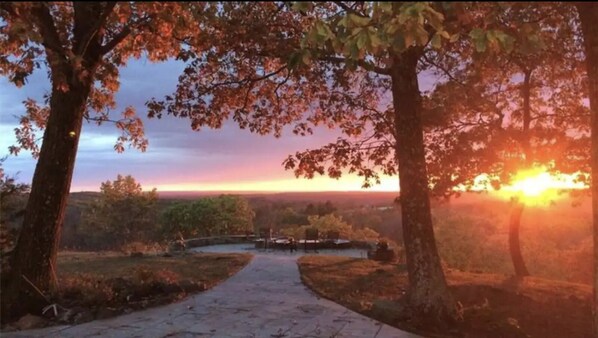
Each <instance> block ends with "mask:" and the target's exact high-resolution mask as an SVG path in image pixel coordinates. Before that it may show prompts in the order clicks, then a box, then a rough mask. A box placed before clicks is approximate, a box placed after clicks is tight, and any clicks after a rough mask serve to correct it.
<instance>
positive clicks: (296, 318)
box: [1, 245, 417, 338]
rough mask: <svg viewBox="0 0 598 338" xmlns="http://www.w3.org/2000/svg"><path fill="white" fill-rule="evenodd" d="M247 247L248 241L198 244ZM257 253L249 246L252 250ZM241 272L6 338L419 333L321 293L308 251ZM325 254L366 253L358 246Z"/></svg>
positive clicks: (261, 256) (264, 260) (264, 255)
mask: <svg viewBox="0 0 598 338" xmlns="http://www.w3.org/2000/svg"><path fill="white" fill-rule="evenodd" d="M196 250H197V251H204V252H247V251H246V246H242V245H227V246H214V247H204V248H197V249H196ZM250 252H251V251H250ZM253 253H254V254H255V256H254V258H253V259H252V261H251V262H250V263H249V264H248V265H247V266H246V267H245V268H243V269H242V270H241V271H239V272H238V273H237V274H235V275H234V276H232V277H230V278H229V279H227V280H226V281H224V282H222V283H221V284H219V285H217V286H216V287H214V288H213V289H210V290H208V291H206V292H203V293H199V294H196V295H194V296H191V297H189V298H187V299H185V300H183V301H181V302H178V303H175V304H170V305H165V306H161V307H156V308H151V309H148V310H144V311H139V312H133V313H130V314H127V315H123V316H119V317H115V318H110V319H106V320H97V321H92V322H88V323H84V324H80V325H74V326H55V327H49V328H45V329H39V330H30V331H19V332H10V333H8V332H6V333H2V334H1V336H2V337H160V338H162V337H176V338H179V337H180V338H182V337H265V338H283V337H284V338H287V337H288V338H300V337H380V338H386V337H389V338H390V337H401V338H402V337H417V336H415V335H413V334H411V333H407V332H404V331H401V330H398V329H396V328H393V327H391V326H388V325H385V324H382V323H380V322H378V321H375V320H373V319H370V318H368V317H365V316H363V315H360V314H358V313H355V312H353V311H351V310H348V309H347V308H345V307H342V306H340V305H338V304H336V303H334V302H331V301H329V300H326V299H323V298H320V297H318V296H317V295H316V294H314V293H313V292H311V291H310V290H309V289H308V288H307V287H305V286H304V285H303V284H302V283H301V279H300V275H299V270H298V268H297V262H296V261H297V258H298V257H300V256H301V255H302V254H303V252H302V251H299V252H297V253H293V254H290V253H288V252H284V253H283V252H263V251H262V252H258V251H253ZM325 254H337V255H349V256H356V257H363V256H364V255H365V254H364V252H362V251H358V250H342V251H341V250H339V251H328V252H326V253H325Z"/></svg>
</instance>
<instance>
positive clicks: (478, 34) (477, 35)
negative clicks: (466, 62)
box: [469, 28, 486, 40]
mask: <svg viewBox="0 0 598 338" xmlns="http://www.w3.org/2000/svg"><path fill="white" fill-rule="evenodd" d="M485 36H486V32H484V30H483V29H481V28H474V29H472V30H471V32H469V37H470V38H472V39H473V40H479V39H482V38H484V37H485Z"/></svg>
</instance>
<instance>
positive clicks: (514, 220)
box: [509, 201, 529, 277]
mask: <svg viewBox="0 0 598 338" xmlns="http://www.w3.org/2000/svg"><path fill="white" fill-rule="evenodd" d="M524 209H525V205H524V204H523V203H521V202H519V201H515V202H513V209H512V210H511V218H510V220H509V252H510V253H511V260H512V261H513V267H514V268H515V275H516V276H517V277H525V276H529V272H528V271H527V267H526V266H525V262H524V261H523V256H522V255H521V244H520V243H519V228H520V227H521V214H522V213H523V210H524Z"/></svg>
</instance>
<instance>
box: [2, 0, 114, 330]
mask: <svg viewBox="0 0 598 338" xmlns="http://www.w3.org/2000/svg"><path fill="white" fill-rule="evenodd" d="M102 6H103V5H102V4H100V3H94V4H81V3H76V4H75V5H74V10H75V13H74V26H73V50H82V51H83V55H81V57H82V63H81V65H80V66H77V68H75V66H74V65H73V64H72V63H71V62H70V61H69V59H68V58H67V57H66V53H64V50H65V49H64V48H65V47H63V45H62V43H61V42H60V41H59V37H58V34H57V32H56V31H55V28H54V22H53V18H52V16H51V13H50V11H49V9H48V8H47V7H46V5H44V4H38V5H37V7H36V8H35V13H36V17H37V20H38V21H37V22H35V24H36V25H37V26H38V27H39V28H40V32H41V34H42V37H43V40H44V41H43V44H44V46H45V47H46V54H47V58H48V64H49V67H50V72H51V82H52V92H51V97H50V114H49V117H48V121H47V122H46V126H45V128H46V129H45V131H44V139H43V143H42V146H41V149H40V154H39V159H38V161H37V165H36V167H35V172H34V174H33V181H32V184H31V193H30V195H29V200H28V202H27V208H26V212H25V218H24V220H23V226H22V228H21V234H20V236H19V238H18V240H17V244H16V246H15V250H14V253H13V256H12V259H11V268H12V269H11V271H10V276H9V280H8V283H7V285H6V286H5V287H3V292H2V314H1V315H2V316H1V317H2V320H3V321H5V320H6V319H9V318H10V317H13V318H14V317H17V316H21V315H23V314H25V313H35V314H39V313H40V312H41V310H42V307H43V306H44V305H47V301H46V299H45V297H44V295H47V294H48V293H49V292H50V291H51V289H52V287H53V286H54V284H55V282H56V280H55V277H56V253H57V250H58V246H59V244H60V232H61V229H62V223H63V220H64V213H65V209H66V201H67V198H68V195H69V191H70V187H71V179H72V176H73V169H74V166H75V159H76V155H77V147H78V144H79V136H80V133H81V126H82V122H83V115H84V113H85V110H86V105H87V99H88V97H89V94H90V91H91V88H92V86H93V77H94V74H95V71H96V69H97V66H98V64H99V60H100V57H101V54H100V46H101V41H102V33H101V32H100V31H98V29H99V21H98V20H101V19H100V18H99V17H98V15H97V13H98V12H100V10H101V9H102ZM92 33H93V34H92ZM61 48H63V49H62V50H61ZM40 293H43V294H44V295H41V294H40Z"/></svg>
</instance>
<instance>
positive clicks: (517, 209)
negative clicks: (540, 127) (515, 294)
mask: <svg viewBox="0 0 598 338" xmlns="http://www.w3.org/2000/svg"><path fill="white" fill-rule="evenodd" d="M531 76H532V70H527V69H526V70H524V77H523V83H522V86H521V96H522V98H523V109H522V110H523V128H522V130H521V137H520V142H521V148H522V149H523V156H524V162H525V166H526V167H528V168H529V167H531V166H532V164H533V154H532V150H531V143H530V142H531V141H530V138H531V137H530V136H531V135H530V131H529V130H530V128H529V127H530V123H531V121H532V116H531V105H530V97H531ZM524 209H525V205H524V204H523V202H521V201H518V200H516V201H514V203H513V209H512V210H511V217H510V219H509V253H510V254H511V261H512V262H513V267H514V269H515V276H517V277H525V276H529V271H528V270H527V267H526V266H525V261H524V260H523V255H522V254H521V244H520V242H519V232H520V228H521V215H522V214H523V210H524Z"/></svg>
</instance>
